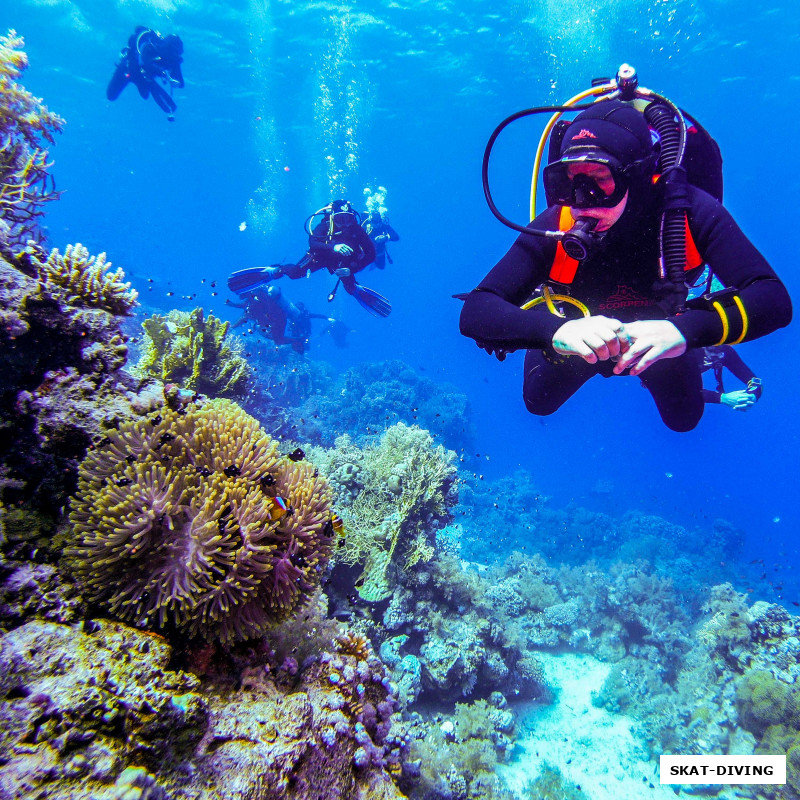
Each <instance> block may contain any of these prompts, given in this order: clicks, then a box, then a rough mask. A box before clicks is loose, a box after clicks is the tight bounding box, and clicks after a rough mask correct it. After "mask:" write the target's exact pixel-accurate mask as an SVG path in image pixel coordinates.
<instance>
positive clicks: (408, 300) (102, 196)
mask: <svg viewBox="0 0 800 800" xmlns="http://www.w3.org/2000/svg"><path fill="white" fill-rule="evenodd" d="M137 24H143V25H147V26H150V27H155V28H158V29H160V30H161V31H162V32H164V33H168V32H176V33H179V34H180V35H181V37H182V38H183V41H184V43H185V48H186V50H185V60H184V76H185V78H186V88H185V89H184V90H179V91H177V92H176V100H177V102H178V112H177V115H176V116H177V119H176V120H175V122H172V123H170V122H168V121H167V120H166V118H165V115H164V114H163V112H161V111H160V110H159V109H158V108H157V107H156V106H155V104H154V103H153V102H152V101H149V102H144V101H143V100H141V99H140V98H139V97H138V95H137V94H136V92H135V90H134V89H133V88H130V87H129V88H128V89H126V90H125V92H124V93H123V94H122V96H121V97H120V98H119V100H118V101H116V102H115V103H110V102H108V101H107V100H106V98H105V86H106V83H107V82H108V79H109V77H110V75H111V72H112V70H113V67H114V63H115V60H116V57H117V54H118V51H119V49H120V48H121V47H122V45H123V44H124V43H125V42H126V40H127V37H128V36H129V34H130V33H131V32H132V30H133V28H134V27H135V26H136V25H137ZM0 27H3V28H6V27H13V28H15V29H16V30H17V31H18V32H19V33H21V34H22V35H23V36H24V37H25V42H26V50H27V53H28V55H29V58H30V68H29V70H28V71H27V73H26V74H25V76H24V79H23V80H24V83H25V85H26V86H27V87H28V88H29V89H30V90H31V91H32V92H33V93H34V94H36V95H37V96H41V97H43V98H44V99H45V102H46V103H47V104H48V106H49V107H50V108H51V109H52V110H54V111H57V112H58V113H60V114H61V115H62V116H64V117H65V118H66V119H67V126H66V128H65V131H64V133H63V134H62V135H61V136H59V137H58V142H57V145H56V146H55V147H54V148H53V149H52V156H53V158H54V160H55V164H54V166H53V169H52V172H53V174H54V176H55V179H56V182H57V186H58V188H60V189H61V190H63V192H64V194H63V197H62V199H61V201H60V202H58V203H54V204H52V205H51V207H50V208H49V209H48V212H49V213H48V217H47V226H48V232H49V239H50V244H51V245H53V246H58V247H60V248H63V246H64V245H66V244H67V243H69V242H75V241H80V242H82V243H83V244H84V245H86V246H87V247H88V248H89V250H90V251H91V252H98V251H101V250H102V251H106V252H107V253H108V254H109V258H110V259H111V261H112V262H113V263H114V264H115V265H119V266H122V267H123V268H124V269H125V270H126V271H127V272H128V273H129V274H131V275H133V276H135V277H134V282H135V285H136V286H137V287H138V288H139V290H140V291H141V293H142V297H141V299H142V300H143V302H144V303H145V304H146V308H145V310H152V309H156V308H159V309H162V310H165V309H168V308H172V307H179V308H184V309H190V308H193V307H194V306H195V305H197V304H202V305H203V306H204V307H205V308H206V309H213V310H214V311H215V312H216V313H221V314H223V315H225V311H226V310H225V308H224V306H223V305H222V302H223V301H224V298H225V296H226V293H225V288H224V281H225V278H226V276H227V275H228V273H229V272H231V271H232V270H234V269H238V268H242V267H246V266H254V265H261V264H267V263H271V262H278V261H293V260H296V259H297V258H299V257H300V255H301V254H302V253H303V252H304V249H305V246H306V238H305V234H304V232H303V221H304V219H305V218H306V216H307V215H308V214H310V213H311V212H312V211H314V210H315V209H317V208H319V207H320V206H322V205H323V204H324V203H326V202H327V201H328V200H329V199H330V198H331V196H336V195H347V196H349V197H351V198H353V199H354V200H356V201H358V200H360V199H361V193H362V190H363V188H364V187H365V186H367V185H369V186H373V187H374V186H377V185H382V186H385V187H387V189H388V198H387V205H388V207H389V210H390V215H391V221H392V224H393V225H394V227H395V228H396V229H397V230H398V231H399V233H400V235H401V237H402V241H401V242H400V243H399V244H397V245H395V246H394V247H393V248H392V249H391V253H392V255H393V257H394V262H395V263H394V265H392V266H390V267H389V268H388V269H387V270H386V271H385V272H384V273H377V272H371V273H367V274H366V275H364V276H363V282H364V283H366V284H367V285H369V286H372V287H373V288H375V289H377V290H379V291H380V292H382V293H384V294H386V295H387V296H388V297H389V298H390V299H391V300H392V303H393V305H394V308H395V310H394V313H393V314H392V316H391V317H390V318H389V319H387V320H374V319H372V318H370V317H368V316H367V315H366V314H365V313H363V312H362V311H361V310H360V309H359V308H358V307H357V306H356V305H355V304H354V303H353V302H352V300H350V299H349V298H348V297H346V296H342V297H339V298H337V300H336V302H335V303H334V305H333V307H332V308H330V307H328V306H327V304H326V303H325V296H326V295H327V293H328V291H329V290H330V288H331V285H332V283H333V281H332V280H331V279H329V278H328V277H327V276H323V275H322V274H320V273H318V274H316V275H315V276H314V277H313V278H312V279H311V280H308V281H298V282H293V283H291V284H288V282H284V283H286V284H287V285H286V286H284V290H285V291H286V292H287V293H289V295H290V297H291V298H292V299H300V300H304V301H305V302H306V303H307V305H309V307H310V308H311V309H312V310H315V311H317V310H318V311H322V310H325V311H333V313H334V314H335V315H337V316H341V317H342V318H344V319H346V320H347V321H348V322H349V323H350V324H351V326H352V327H354V328H355V329H356V333H355V334H354V335H353V336H352V337H351V346H350V347H349V348H348V349H347V350H344V351H335V350H333V349H332V348H331V347H330V346H329V345H327V344H325V343H318V344H317V345H316V346H315V349H314V350H312V354H311V355H312V357H324V358H326V359H328V360H331V361H332V362H333V363H335V364H336V366H337V367H338V368H340V369H342V370H344V369H346V368H347V367H349V366H351V365H352V364H355V363H358V362H360V361H365V360H366V361H375V360H384V359H387V358H401V359H403V360H405V361H407V362H408V363H409V364H411V365H412V366H414V367H415V368H417V369H419V370H420V371H421V374H424V375H426V376H428V377H430V378H434V379H442V380H447V381H450V382H452V383H453V384H455V385H456V386H457V387H459V388H460V389H461V390H462V391H464V392H465V393H466V394H467V395H468V396H469V398H470V400H471V402H472V404H473V409H474V412H475V421H476V426H477V432H478V439H477V443H476V448H475V453H472V454H468V456H469V460H468V461H467V464H468V465H469V466H470V467H471V468H474V469H477V468H478V467H477V465H478V464H480V470H481V471H482V472H484V473H485V474H486V475H487V477H488V478H492V477H497V476H500V475H503V474H506V473H508V472H510V471H513V470H514V469H515V468H517V467H518V466H522V467H524V468H526V469H527V470H529V471H530V472H531V473H532V475H533V476H534V480H535V481H536V483H537V484H538V485H540V486H541V489H542V491H544V492H546V493H547V494H548V495H550V496H551V497H552V502H553V503H555V504H566V503H568V502H570V501H575V502H577V503H579V504H582V505H586V506H588V507H593V506H594V507H599V508H602V510H604V511H610V512H613V513H620V514H621V513H623V512H625V511H627V510H628V509H641V510H645V511H647V512H649V513H656V514H662V515H663V516H665V517H667V518H669V519H670V520H672V521H675V522H679V523H682V524H686V525H688V526H692V527H694V526H700V527H703V526H704V525H707V524H710V522H711V521H712V520H713V519H714V518H716V517H723V518H726V519H728V520H730V521H731V522H733V523H734V524H735V525H737V526H739V527H741V528H743V529H744V530H745V531H746V532H747V536H748V540H747V552H746V554H745V556H746V558H748V559H749V558H753V559H755V558H764V559H765V560H767V561H768V562H769V563H770V564H774V565H776V566H777V567H778V569H779V570H780V571H781V573H783V572H784V571H786V576H785V578H784V580H785V582H786V585H787V587H788V586H789V585H790V582H791V580H790V579H791V570H792V569H794V568H795V567H797V566H798V564H800V557H798V553H797V544H796V531H797V530H798V529H800V511H799V510H798V504H797V502H796V492H797V489H796V487H797V472H798V457H797V450H798V445H800V440H799V438H798V422H797V400H798V398H800V381H799V380H798V369H797V365H796V361H795V348H796V346H797V333H796V330H795V328H789V329H784V330H781V331H778V332H777V333H775V334H773V335H771V336H769V337H767V338H765V339H762V340H759V341H756V342H752V343H748V344H746V345H743V346H742V347H741V349H740V352H741V354H742V356H743V357H744V359H745V360H746V361H747V362H748V363H749V364H750V365H751V366H752V367H753V369H754V370H755V371H756V373H757V374H758V375H759V376H760V377H761V378H762V379H763V381H764V387H765V388H764V396H763V399H762V400H761V401H760V402H759V403H758V405H757V406H756V407H755V408H754V409H753V410H751V411H750V412H749V413H747V414H742V413H736V412H733V411H731V410H730V409H728V408H725V407H711V408H708V410H707V413H706V415H705V418H704V420H703V421H702V423H701V424H700V426H699V427H698V429H697V430H695V431H694V432H692V433H689V434H675V433H672V432H670V431H668V430H667V429H666V428H664V426H663V425H662V424H661V422H660V420H659V419H658V416H657V414H656V411H655V408H654V406H653V404H652V401H651V400H650V398H649V395H648V394H647V393H646V392H645V391H644V390H643V389H642V388H641V387H640V386H639V383H638V381H636V380H635V379H621V380H611V381H603V380H599V379H597V380H596V381H593V382H591V383H590V384H589V385H588V386H586V387H585V388H584V389H583V390H582V391H581V392H580V393H579V394H578V395H577V396H576V397H575V398H573V399H572V400H571V401H570V402H569V403H568V404H567V406H565V407H564V408H563V409H562V410H561V411H560V412H559V413H558V414H557V415H555V416H553V417H550V418H548V419H546V420H539V419H536V418H533V417H531V416H530V415H528V414H527V412H526V411H525V409H524V407H523V405H522V401H521V392H520V385H521V363H522V356H521V354H517V355H515V356H513V357H511V358H509V359H508V360H507V361H506V362H505V363H504V364H499V363H497V362H496V361H494V360H493V359H491V358H490V357H489V356H487V355H485V354H484V353H483V352H482V351H479V350H478V349H477V348H476V347H475V345H474V344H473V343H472V342H471V341H469V340H466V339H464V338H462V337H460V336H459V333H458V325H457V319H458V313H459V307H460V304H459V303H458V302H457V301H455V300H452V299H451V298H450V295H451V294H452V293H454V292H458V291H465V290H468V289H470V288H472V287H473V286H474V285H475V284H476V283H477V282H478V281H479V280H480V278H481V277H482V276H483V275H484V274H485V273H486V271H487V270H488V269H489V268H490V267H491V266H492V265H493V264H494V262H495V261H496V260H497V259H498V258H499V257H500V256H501V255H502V254H503V253H504V252H505V250H506V248H507V247H508V246H509V245H510V243H511V242H512V241H513V238H514V234H513V232H511V231H509V230H507V229H505V228H503V227H502V226H501V225H500V224H499V223H497V222H496V221H495V220H494V218H493V217H492V216H491V214H490V213H489V211H488V209H487V208H486V205H485V203H484V200H483V196H482V190H481V185H480V159H481V155H482V152H483V148H484V145H485V142H486V139H487V137H488V135H489V133H490V132H491V130H492V129H493V127H494V126H495V124H496V123H497V122H498V121H499V120H500V119H502V118H503V117H504V116H506V115H507V114H509V113H511V112H513V111H515V110H518V109H520V108H524V107H527V106H531V105H537V104H543V103H553V102H560V101H563V100H565V99H567V98H568V97H570V96H572V95H573V94H575V93H577V92H578V91H580V90H581V89H583V88H585V87H587V86H588V85H589V81H590V79H591V78H592V77H595V76H600V75H603V76H610V75H613V73H614V72H615V70H616V68H617V67H618V66H619V65H620V64H621V63H622V62H624V61H627V62H630V63H632V64H634V65H635V66H636V67H637V69H638V71H639V74H640V77H641V80H642V83H643V84H644V85H646V86H648V87H651V88H653V89H654V90H656V91H658V92H660V93H662V94H665V95H666V96H668V97H670V98H671V99H672V100H673V101H674V102H676V103H678V104H680V105H681V106H682V107H684V108H685V109H687V110H688V111H690V112H691V113H692V114H694V115H695V116H697V117H698V118H699V119H700V120H701V121H702V123H703V124H704V125H705V127H707V128H708V129H709V131H710V132H711V133H712V134H713V135H714V136H715V137H716V138H717V140H718V141H719V143H720V145H721V147H722V152H723V155H724V159H725V181H726V184H725V196H726V205H727V206H728V207H729V208H730V209H731V211H732V212H733V214H734V215H735V217H736V218H737V220H738V222H739V223H740V225H741V226H742V228H743V229H744V230H745V232H746V233H748V235H749V236H750V237H751V238H752V240H753V241H754V243H755V244H756V245H757V246H758V247H759V248H760V249H761V251H762V252H763V253H764V254H765V256H766V257H767V259H768V260H769V261H770V263H771V264H772V265H773V266H774V267H775V269H776V270H777V271H778V273H779V274H780V276H781V277H782V279H783V280H784V282H785V283H786V284H787V286H788V288H789V290H790V292H791V294H792V295H793V296H794V297H795V298H797V297H798V296H800V291H798V290H800V274H799V273H798V267H797V257H796V246H797V245H796V242H797V235H796V219H795V216H796V203H795V202H794V201H795V198H796V197H797V196H798V193H799V192H800V174H799V173H798V171H797V169H796V168H795V162H796V161H797V156H796V155H795V154H794V152H793V148H795V147H796V141H797V136H796V134H795V131H794V127H795V125H797V124H798V122H800V115H798V112H797V101H798V90H799V89H800V66H798V62H799V60H800V59H798V56H800V15H798V14H797V12H796V9H795V7H794V3H793V2H790V0H782V2H779V3H769V4H767V5H766V6H758V5H754V4H752V3H745V2H742V0H733V1H732V2H731V1H728V0H725V1H723V0H705V1H704V2H672V1H670V2H657V0H649V1H646V2H645V1H642V0H635V1H633V2H627V3H621V2H609V1H608V0H599V2H597V3H594V4H592V5H591V7H589V6H588V4H586V3H583V2H577V0H566V1H562V2H554V1H552V0H545V1H544V2H531V1H530V0H529V1H528V2H518V3H514V4H491V5H490V4H488V3H477V2H461V3H458V4H455V3H451V2H443V1H440V2H417V3H414V2H407V3H404V2H399V3H398V2H384V3H377V2H376V3H371V4H365V3H360V4H359V3H352V4H348V3H339V2H319V3H301V2H292V3H289V2H281V3H267V2H257V0H251V1H250V2H233V3H216V2H202V3H200V2H196V1H195V2H190V1H186V2H184V1H183V0H152V2H135V3H132V2H122V0H115V1H112V0H91V1H89V0H76V1H74V2H70V1H69V0H48V1H47V2H45V1H44V0H30V1H28V0H12V1H11V2H8V3H5V4H4V6H3V11H2V13H0ZM538 135H539V128H538V124H537V123H534V122H530V123H528V122H523V123H520V124H519V127H518V128H517V129H516V130H514V131H512V132H510V133H509V135H508V137H507V138H505V139H504V140H503V141H502V142H501V144H500V145H499V146H498V150H497V158H496V160H495V162H494V169H493V176H492V177H493V182H494V185H495V190H496V194H497V197H498V199H499V200H500V202H501V205H502V207H503V209H504V211H505V212H506V213H507V214H508V215H510V216H513V217H515V218H517V219H519V220H520V221H522V220H523V219H524V217H525V210H526V204H527V195H528V188H529V187H528V184H529V180H530V177H529V176H530V167H531V164H532V156H533V149H534V147H535V142H536V140H537V139H538ZM287 168H288V169H287ZM242 222H245V223H246V228H245V230H240V224H241V223H242ZM147 278H153V279H154V284H153V287H154V288H153V290H152V291H148V290H147V287H148V283H147ZM202 279H205V282H203V280H202ZM212 281H216V283H217V285H218V286H217V289H212V288H211V287H210V283H211V282H212ZM168 291H172V292H174V293H175V296H174V297H171V298H170V297H168V296H167V292H168ZM212 291H218V292H219V293H218V295H217V296H213V295H212V294H211V293H212ZM195 293H196V295H197V297H196V298H192V299H191V300H188V301H182V300H180V297H181V296H182V295H186V296H189V295H193V294H195ZM341 294H343V293H341ZM227 316H228V318H231V319H232V318H233V316H232V315H231V314H230V313H229V314H227ZM478 453H479V454H480V458H477V457H476V454H478ZM487 455H488V456H489V459H488V460H487V459H486V456H487ZM598 480H602V481H607V482H610V484H611V487H612V492H611V494H605V495H603V496H602V497H599V498H598V496H597V495H596V494H595V493H594V492H593V490H594V488H595V487H596V485H597V482H598ZM795 585H796V584H795ZM795 591H796V590H795ZM786 599H787V601H788V600H792V599H795V598H794V597H787V598H786ZM796 599H797V600H800V596H797V597H796Z"/></svg>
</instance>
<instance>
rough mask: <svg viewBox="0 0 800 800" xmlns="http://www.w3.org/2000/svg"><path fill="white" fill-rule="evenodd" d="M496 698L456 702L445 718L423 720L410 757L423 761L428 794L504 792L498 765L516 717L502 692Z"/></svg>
mask: <svg viewBox="0 0 800 800" xmlns="http://www.w3.org/2000/svg"><path fill="white" fill-rule="evenodd" d="M492 701H493V702H487V701H486V700H477V701H475V702H474V703H469V704H467V703H457V704H456V707H455V712H454V714H453V715H452V717H449V718H447V719H445V720H444V721H443V722H441V724H437V723H435V722H434V723H433V724H429V725H424V726H419V730H418V732H417V736H416V737H415V739H414V740H413V741H412V742H411V748H410V758H411V760H412V761H417V762H419V765H420V779H419V786H420V789H421V791H422V793H423V796H424V797H427V798H432V799H433V798H436V800H444V799H445V798H453V797H480V798H486V800H489V799H490V798H501V797H505V796H506V792H505V791H504V789H503V783H502V781H501V779H500V778H499V777H498V776H497V775H496V774H495V768H496V766H497V764H498V762H501V761H504V760H505V759H506V758H507V757H508V755H510V749H511V743H512V738H511V737H512V735H513V730H514V723H515V719H514V714H513V713H512V712H511V711H509V710H508V708H507V707H506V703H505V698H503V696H502V695H500V694H499V693H496V694H495V695H493V696H492Z"/></svg>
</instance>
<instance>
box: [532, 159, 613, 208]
mask: <svg viewBox="0 0 800 800" xmlns="http://www.w3.org/2000/svg"><path fill="white" fill-rule="evenodd" d="M542 177H543V180H544V188H545V192H546V194H547V201H548V203H550V204H551V205H560V206H569V207H570V208H614V206H616V205H619V203H620V202H621V200H622V198H623V197H625V193H626V192H627V191H628V187H629V180H628V175H627V171H626V170H625V169H623V168H622V167H621V166H620V164H619V162H618V161H617V160H616V159H615V158H613V157H611V156H606V155H605V154H601V153H600V152H598V151H595V152H591V153H586V152H580V153H576V154H570V153H566V154H564V156H562V158H561V159H560V160H559V161H554V162H553V163H552V164H548V165H547V166H546V167H545V168H544V172H543V175H542Z"/></svg>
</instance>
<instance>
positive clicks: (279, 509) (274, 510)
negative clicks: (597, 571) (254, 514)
mask: <svg viewBox="0 0 800 800" xmlns="http://www.w3.org/2000/svg"><path fill="white" fill-rule="evenodd" d="M270 499H271V500H272V505H271V506H270V509H269V518H270V520H271V521H272V522H275V521H276V520H279V519H282V518H283V517H285V516H286V515H287V514H288V513H289V506H288V505H286V501H285V500H284V499H283V498H282V497H272V498H270Z"/></svg>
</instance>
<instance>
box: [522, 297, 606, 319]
mask: <svg viewBox="0 0 800 800" xmlns="http://www.w3.org/2000/svg"><path fill="white" fill-rule="evenodd" d="M554 300H555V301H556V302H557V303H569V304H570V305H572V306H575V308H577V309H578V310H579V311H580V312H581V314H583V316H584V317H591V316H592V312H591V311H589V308H588V306H586V305H584V304H583V303H581V301H580V300H576V299H575V298H574V297H570V296H569V295H567V294H553V293H552V292H550V291H548V292H547V295H546V296H545V295H542V296H540V297H534V298H533V300H529V301H528V302H527V303H525V305H523V306H520V308H521V309H522V310H523V311H527V310H528V309H529V308H533V307H534V306H538V305H541V304H542V303H546V304H547V308H548V309H549V310H550V313H551V314H555V315H556V316H557V317H563V316H564V315H563V314H562V313H561V312H559V310H558V309H557V308H556V307H555V305H554V304H553V301H554Z"/></svg>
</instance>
